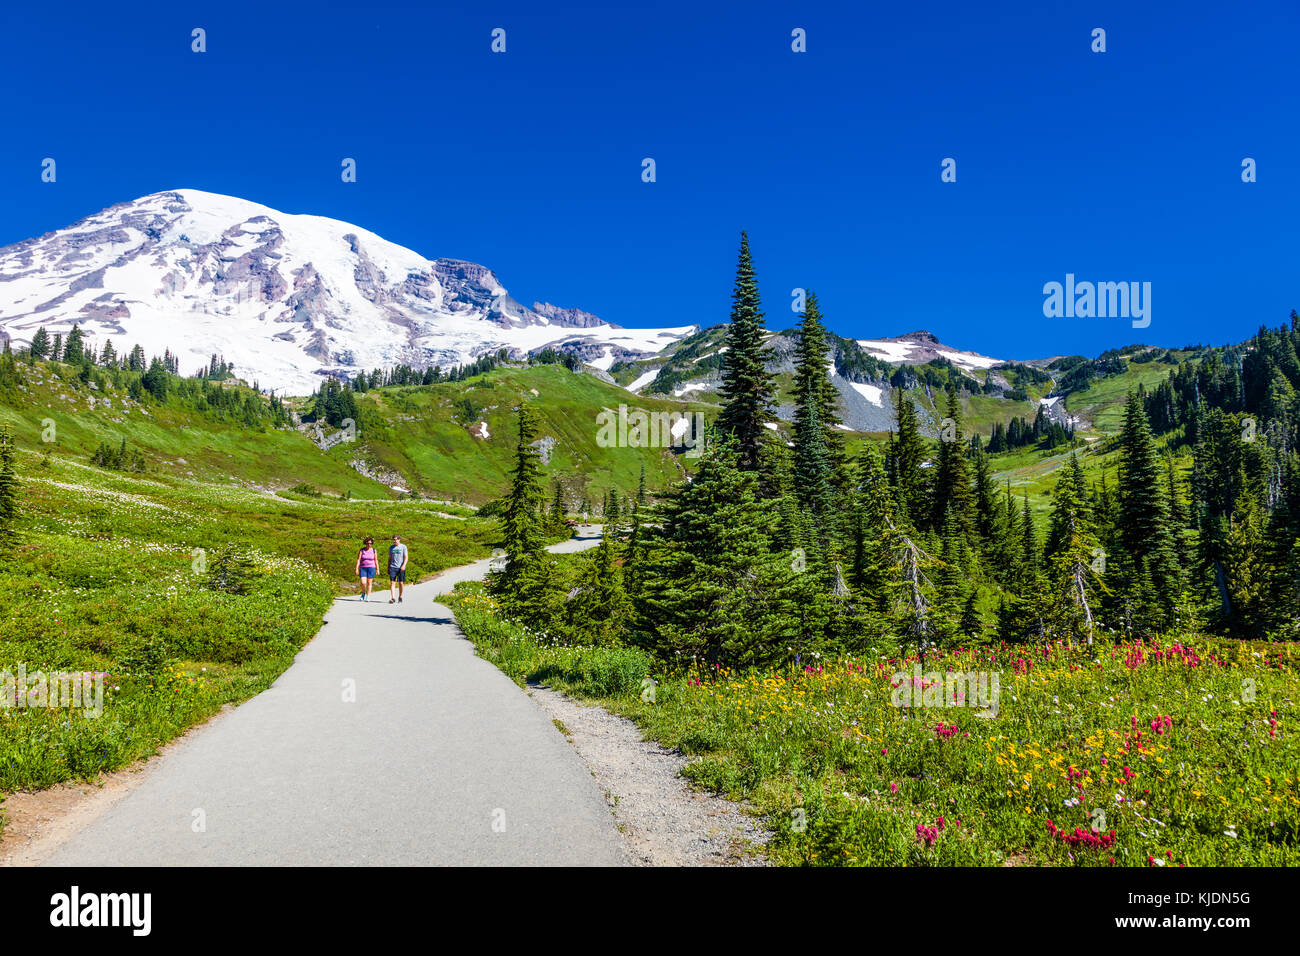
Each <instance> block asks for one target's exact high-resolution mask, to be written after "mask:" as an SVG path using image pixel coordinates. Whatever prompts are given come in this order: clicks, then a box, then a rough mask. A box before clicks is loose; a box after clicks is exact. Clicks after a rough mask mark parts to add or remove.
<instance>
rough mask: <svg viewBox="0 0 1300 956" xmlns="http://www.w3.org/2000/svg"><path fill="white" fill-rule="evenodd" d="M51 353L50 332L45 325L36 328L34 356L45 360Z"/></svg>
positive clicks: (33, 345)
mask: <svg viewBox="0 0 1300 956" xmlns="http://www.w3.org/2000/svg"><path fill="white" fill-rule="evenodd" d="M49 354H50V333H49V332H46V331H45V326H43V325H42V326H41V327H40V328H39V329H37V330H36V334H35V335H33V336H32V358H34V359H37V360H43V359H46V358H48V357H49Z"/></svg>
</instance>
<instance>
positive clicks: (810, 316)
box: [794, 291, 844, 476]
mask: <svg viewBox="0 0 1300 956" xmlns="http://www.w3.org/2000/svg"><path fill="white" fill-rule="evenodd" d="M828 359H829V348H828V346H827V341H826V327H825V325H824V324H823V322H822V314H821V309H820V308H819V306H818V303H817V293H815V292H812V291H809V292H808V294H807V297H806V299H805V303H804V312H803V318H802V319H801V320H800V322H799V328H798V330H797V332H796V336H795V351H794V400H795V417H794V431H795V445H796V447H798V444H799V435H800V431H801V424H802V427H803V430H804V431H806V430H807V424H806V421H805V419H806V418H807V416H808V414H809V412H810V410H815V411H816V414H817V418H818V420H819V422H820V424H821V442H822V445H823V446H824V447H825V449H826V454H827V459H828V462H829V465H830V468H831V471H832V473H833V474H834V475H836V476H838V475H840V474H841V472H842V470H843V467H844V436H843V433H842V432H841V431H840V430H839V429H838V428H836V426H837V425H839V424H840V417H839V393H838V392H837V391H836V390H835V385H834V383H833V382H832V381H831V377H830V375H829V374H827V365H828Z"/></svg>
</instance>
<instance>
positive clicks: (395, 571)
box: [388, 568, 406, 584]
mask: <svg viewBox="0 0 1300 956" xmlns="http://www.w3.org/2000/svg"><path fill="white" fill-rule="evenodd" d="M388 576H389V577H390V578H392V579H393V580H394V581H399V582H401V583H402V584H405V583H406V568H389V569H388Z"/></svg>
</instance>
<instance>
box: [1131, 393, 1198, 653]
mask: <svg viewBox="0 0 1300 956" xmlns="http://www.w3.org/2000/svg"><path fill="white" fill-rule="evenodd" d="M1119 443H1120V462H1119V483H1118V496H1119V501H1118V513H1117V516H1116V525H1117V531H1118V534H1119V544H1120V547H1121V549H1122V551H1123V555H1122V557H1123V559H1124V563H1123V571H1124V578H1125V580H1126V584H1127V587H1126V588H1125V590H1126V591H1127V592H1128V596H1129V599H1130V600H1131V603H1132V608H1133V610H1132V613H1131V617H1130V620H1129V622H1128V623H1129V624H1130V626H1133V627H1136V628H1137V629H1138V630H1139V631H1141V632H1144V633H1145V632H1150V631H1155V630H1159V629H1160V628H1161V627H1162V626H1165V625H1167V624H1168V623H1169V622H1170V621H1171V620H1172V615H1173V608H1174V605H1175V603H1176V602H1177V600H1178V598H1179V597H1180V594H1181V590H1182V588H1181V584H1180V578H1181V570H1180V568H1179V567H1178V562H1177V555H1176V552H1175V547H1174V538H1173V529H1172V526H1171V524H1170V519H1169V502H1168V499H1167V498H1166V495H1165V482H1164V480H1163V476H1162V475H1161V474H1160V466H1159V461H1158V459H1157V456H1156V448H1155V442H1154V440H1153V438H1152V436H1151V427H1150V423H1149V422H1148V420H1147V414H1146V409H1145V407H1144V401H1143V394H1142V392H1140V391H1138V392H1130V393H1129V399H1128V404H1127V405H1126V407H1125V410H1124V427H1123V430H1122V431H1121V433H1120V438H1119Z"/></svg>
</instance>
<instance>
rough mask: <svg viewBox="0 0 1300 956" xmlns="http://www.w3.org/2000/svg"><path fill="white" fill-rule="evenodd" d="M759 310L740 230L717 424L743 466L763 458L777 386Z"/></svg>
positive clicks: (746, 467)
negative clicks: (720, 408)
mask: <svg viewBox="0 0 1300 956" xmlns="http://www.w3.org/2000/svg"><path fill="white" fill-rule="evenodd" d="M763 335H764V330H763V310H762V306H761V303H760V301H759V295H758V279H757V276H756V275H755V272H754V263H753V259H752V257H751V255H750V252H749V236H748V235H746V234H745V233H743V232H742V233H741V234H740V261H739V263H738V264H737V266H736V284H735V289H734V291H733V293H732V307H731V321H730V323H729V324H728V325H727V331H726V347H727V351H726V352H724V353H723V355H722V387H721V389H720V391H721V394H722V398H723V406H722V411H721V412H720V413H719V414H718V420H717V423H718V428H719V429H720V430H721V431H722V432H724V433H726V434H729V435H731V436H732V437H733V439H734V441H735V443H736V449H737V453H738V459H737V463H738V465H739V467H740V469H741V470H742V471H758V470H759V468H760V465H761V463H762V460H763V446H764V444H765V441H766V437H765V433H766V431H767V428H766V422H767V421H768V420H769V419H770V418H771V417H772V399H773V395H774V394H775V388H774V385H773V382H772V376H771V374H770V373H769V372H768V371H767V362H768V360H769V359H770V357H771V351H770V350H769V349H768V348H767V347H766V346H765V345H764V344H763Z"/></svg>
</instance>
